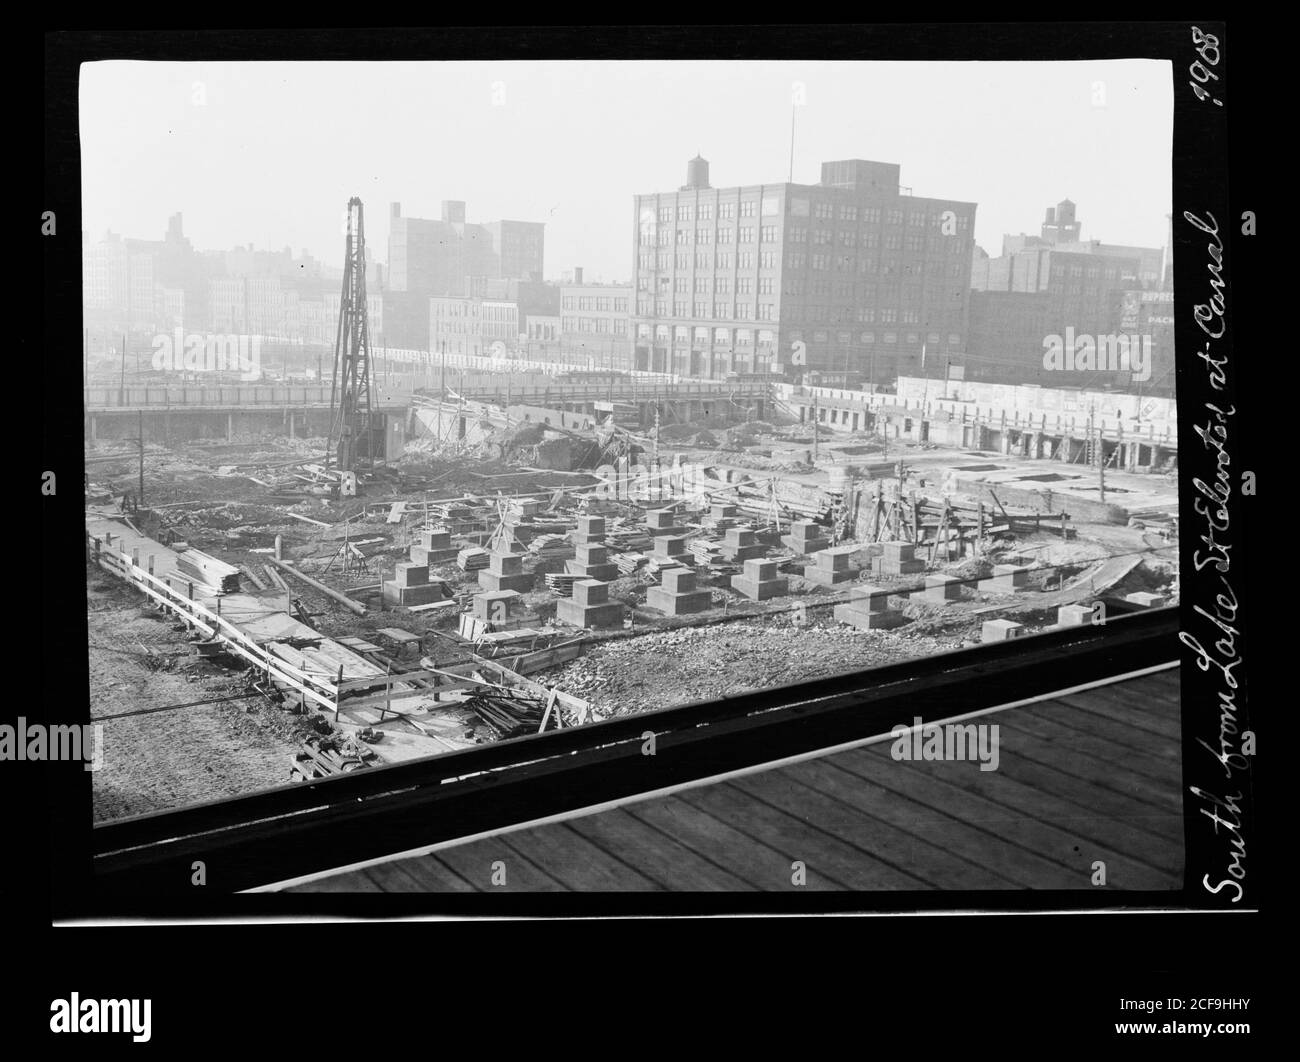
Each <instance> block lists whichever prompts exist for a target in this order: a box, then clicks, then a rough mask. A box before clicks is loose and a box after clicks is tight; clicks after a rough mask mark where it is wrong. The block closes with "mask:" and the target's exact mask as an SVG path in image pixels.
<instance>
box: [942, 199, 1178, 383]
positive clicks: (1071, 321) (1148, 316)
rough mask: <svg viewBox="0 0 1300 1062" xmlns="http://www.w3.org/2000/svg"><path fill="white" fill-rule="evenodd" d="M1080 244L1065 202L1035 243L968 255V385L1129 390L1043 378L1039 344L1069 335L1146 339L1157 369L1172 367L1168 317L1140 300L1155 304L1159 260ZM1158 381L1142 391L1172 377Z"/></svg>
mask: <svg viewBox="0 0 1300 1062" xmlns="http://www.w3.org/2000/svg"><path fill="white" fill-rule="evenodd" d="M1079 234H1080V225H1079V222H1078V221H1077V218H1076V215H1075V207H1074V204H1073V203H1071V202H1070V201H1069V200H1068V199H1067V200H1063V201H1062V202H1061V203H1059V204H1058V205H1057V206H1056V207H1054V208H1048V210H1047V214H1046V218H1045V220H1044V223H1043V225H1042V228H1041V231H1040V235H1038V236H1028V235H1025V234H1023V233H1021V234H1019V235H1008V236H1005V237H1004V238H1003V243H1002V254H1001V255H999V256H998V257H996V258H990V257H989V256H988V255H986V254H984V253H983V251H981V250H980V249H979V248H976V249H975V252H974V258H973V261H972V267H971V286H972V288H973V289H974V290H973V293H972V302H971V316H970V342H969V344H968V351H967V355H968V357H967V359H965V361H964V364H965V376H966V379H968V380H978V379H985V380H999V381H1002V382H1008V383H1026V384H1028V383H1037V384H1043V385H1045V386H1058V387H1059V386H1084V385H1088V386H1092V385H1095V384H1097V383H1098V382H1099V381H1100V382H1102V383H1105V384H1106V385H1108V386H1117V387H1119V386H1125V385H1126V384H1127V383H1128V382H1129V375H1128V374H1127V373H1109V374H1103V373H1098V372H1097V371H1096V370H1087V371H1085V372H1082V373H1069V372H1061V371H1056V370H1048V369H1045V368H1044V363H1043V355H1044V351H1045V342H1046V341H1048V339H1049V337H1052V336H1062V337H1063V336H1065V335H1066V334H1067V330H1073V333H1074V334H1075V335H1076V336H1085V335H1086V336H1094V337H1096V336H1108V335H1114V334H1119V333H1125V334H1142V335H1148V336H1151V338H1152V344H1151V346H1152V350H1153V351H1154V352H1155V357H1156V359H1157V363H1159V362H1160V361H1168V362H1169V363H1170V365H1172V356H1173V343H1172V328H1169V327H1167V326H1166V322H1165V318H1166V317H1167V316H1168V315H1167V314H1161V313H1158V312H1155V309H1153V307H1155V308H1156V309H1158V307H1156V301H1153V300H1152V299H1150V298H1147V299H1145V300H1144V298H1143V295H1144V292H1145V293H1147V294H1149V295H1152V296H1158V295H1159V292H1158V291H1157V289H1158V288H1160V287H1161V286H1162V285H1161V280H1162V279H1163V274H1164V272H1165V252H1164V250H1163V249H1157V248H1143V247H1130V246H1121V245H1118V244H1103V243H1101V242H1100V241H1081V240H1080V239H1079ZM1138 308H1140V310H1141V312H1139V309H1138ZM1148 324H1150V325H1152V326H1153V327H1152V328H1148ZM1155 325H1159V331H1158V332H1156V331H1155V330H1154V326H1155ZM1157 371H1160V370H1159V365H1158V364H1157ZM1160 375H1161V376H1162V378H1163V379H1164V383H1163V384H1158V385H1157V384H1154V383H1151V384H1150V385H1149V387H1152V388H1157V389H1159V388H1165V387H1169V386H1172V375H1171V374H1165V373H1164V372H1163V371H1160Z"/></svg>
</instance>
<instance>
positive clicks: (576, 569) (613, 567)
mask: <svg viewBox="0 0 1300 1062" xmlns="http://www.w3.org/2000/svg"><path fill="white" fill-rule="evenodd" d="M564 570H565V572H567V573H568V574H569V575H580V576H582V577H583V578H584V579H596V580H598V581H600V582H602V583H608V582H612V581H613V580H615V579H617V578H618V577H619V575H620V572H619V570H618V565H617V564H579V563H578V562H577V561H565V562H564Z"/></svg>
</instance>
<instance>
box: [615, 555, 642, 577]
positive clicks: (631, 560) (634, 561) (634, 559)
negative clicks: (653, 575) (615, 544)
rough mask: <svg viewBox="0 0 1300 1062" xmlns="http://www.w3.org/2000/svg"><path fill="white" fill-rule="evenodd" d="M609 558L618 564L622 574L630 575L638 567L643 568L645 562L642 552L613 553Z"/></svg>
mask: <svg viewBox="0 0 1300 1062" xmlns="http://www.w3.org/2000/svg"><path fill="white" fill-rule="evenodd" d="M610 559H611V560H612V561H613V562H614V563H615V564H617V565H618V570H619V572H620V574H622V575H631V574H632V573H633V572H634V571H636V570H637V569H638V568H644V567H645V564H646V555H645V554H644V553H615V554H613V555H612V556H611V557H610Z"/></svg>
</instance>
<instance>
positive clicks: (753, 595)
mask: <svg viewBox="0 0 1300 1062" xmlns="http://www.w3.org/2000/svg"><path fill="white" fill-rule="evenodd" d="M731 589H733V590H735V591H736V593H738V594H742V595H744V596H745V597H747V598H749V599H750V600H751V601H766V600H767V599H768V598H769V597H781V596H782V595H784V594H787V593H789V592H790V580H789V579H786V578H784V577H782V578H780V579H764V580H762V581H759V580H758V579H749V578H746V577H745V576H743V575H733V576H732V577H731Z"/></svg>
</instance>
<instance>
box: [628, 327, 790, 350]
mask: <svg viewBox="0 0 1300 1062" xmlns="http://www.w3.org/2000/svg"><path fill="white" fill-rule="evenodd" d="M652 335H653V337H654V339H655V341H656V342H658V343H667V342H668V341H669V339H670V338H671V339H672V340H673V341H675V342H677V343H683V344H685V343H695V344H696V345H698V346H707V345H708V344H709V343H710V341H712V343H713V344H714V345H715V346H721V347H731V346H737V347H752V346H754V345H755V343H756V342H757V345H758V346H759V347H760V348H762V347H771V346H773V345H774V344H775V343H776V333H775V332H773V331H771V330H769V329H766V328H760V329H758V331H757V332H755V331H754V330H753V329H752V328H711V327H709V326H708V325H696V326H695V327H694V328H693V329H692V328H691V327H690V326H689V325H672V326H670V325H655V326H654V327H653V329H652V328H651V326H650V325H648V324H643V325H638V326H637V331H636V336H637V339H643V340H648V339H650V338H651V336H652ZM733 337H734V340H733Z"/></svg>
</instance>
